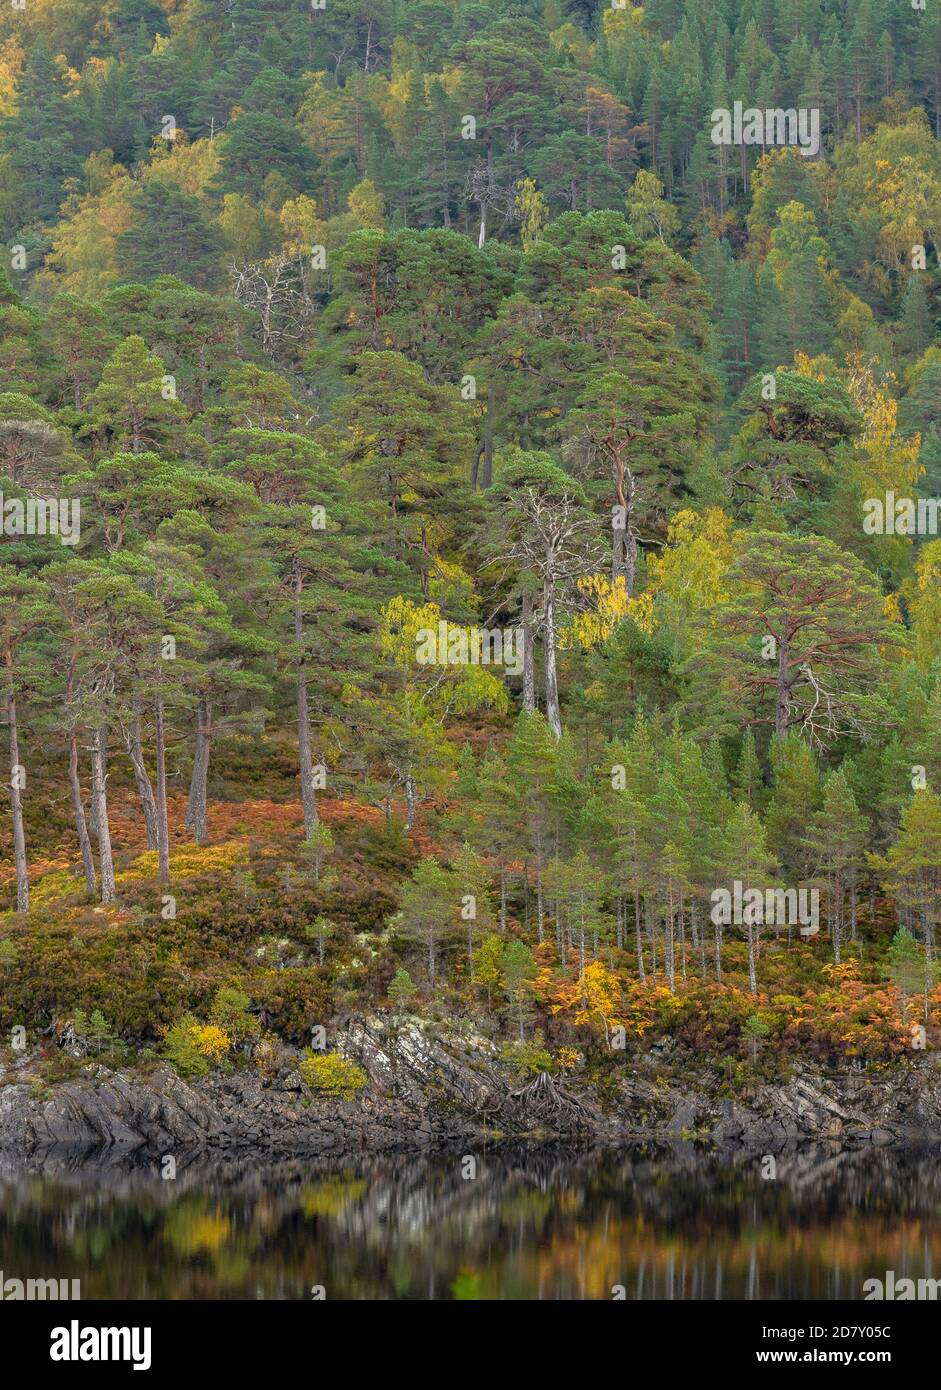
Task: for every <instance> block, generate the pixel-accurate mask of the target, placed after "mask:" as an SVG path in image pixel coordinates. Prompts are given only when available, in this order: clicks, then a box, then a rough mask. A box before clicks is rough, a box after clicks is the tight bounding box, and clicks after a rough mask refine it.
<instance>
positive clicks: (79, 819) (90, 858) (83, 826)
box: [69, 729, 98, 896]
mask: <svg viewBox="0 0 941 1390" xmlns="http://www.w3.org/2000/svg"><path fill="white" fill-rule="evenodd" d="M69 787H70V788H71V791H72V809H73V811H74V812H75V831H76V834H77V835H78V847H79V849H80V850H81V852H82V865H83V866H84V869H85V884H86V887H87V888H88V891H89V893H91V894H92V895H93V896H94V895H95V894H96V893H97V892H98V879H97V877H96V875H95V856H94V854H93V853H92V847H91V836H90V835H89V833H88V824H87V822H86V820H85V806H84V803H83V802H82V786H81V783H80V781H79V777H78V738H77V737H76V734H75V731H74V729H73V731H72V733H71V734H70V735H69Z"/></svg>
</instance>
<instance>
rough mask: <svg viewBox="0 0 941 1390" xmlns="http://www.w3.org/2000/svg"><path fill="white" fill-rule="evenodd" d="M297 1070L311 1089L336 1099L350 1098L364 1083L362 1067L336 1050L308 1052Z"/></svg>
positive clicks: (364, 1075)
mask: <svg viewBox="0 0 941 1390" xmlns="http://www.w3.org/2000/svg"><path fill="white" fill-rule="evenodd" d="M298 1071H299V1072H300V1074H301V1077H302V1079H303V1080H304V1081H306V1082H307V1085H308V1086H310V1088H311V1090H314V1091H320V1092H322V1093H323V1094H324V1095H326V1096H331V1097H333V1098H334V1099H336V1100H352V1099H353V1098H354V1096H355V1095H356V1094H357V1092H358V1091H361V1090H362V1089H363V1087H364V1086H365V1085H366V1080H367V1078H366V1073H365V1072H364V1071H363V1069H362V1067H360V1066H357V1064H356V1063H355V1062H351V1061H350V1060H349V1059H348V1058H347V1057H341V1056H340V1054H339V1053H338V1052H324V1053H320V1054H317V1053H313V1052H309V1053H308V1054H307V1056H306V1057H304V1058H303V1060H302V1061H301V1063H300V1066H299V1067H298Z"/></svg>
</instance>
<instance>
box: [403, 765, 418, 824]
mask: <svg viewBox="0 0 941 1390" xmlns="http://www.w3.org/2000/svg"><path fill="white" fill-rule="evenodd" d="M417 815H418V787H417V785H416V783H415V778H414V777H413V776H412V774H411V773H409V774H408V776H407V777H406V778H405V833H406V835H409V834H411V832H412V830H414V828H415V817H416V816H417Z"/></svg>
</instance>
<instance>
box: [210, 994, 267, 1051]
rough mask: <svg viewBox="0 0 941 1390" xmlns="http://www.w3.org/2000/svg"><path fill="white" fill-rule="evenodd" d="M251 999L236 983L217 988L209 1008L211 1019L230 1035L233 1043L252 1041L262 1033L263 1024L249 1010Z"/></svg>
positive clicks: (211, 1021)
mask: <svg viewBox="0 0 941 1390" xmlns="http://www.w3.org/2000/svg"><path fill="white" fill-rule="evenodd" d="M250 1005H251V1000H250V999H249V997H248V995H247V994H245V993H244V992H243V991H242V990H240V989H239V988H238V987H237V986H236V985H222V986H220V988H219V989H217V990H216V994H215V998H214V999H213V1001H212V1006H211V1007H210V1010H209V1021H210V1023H215V1024H217V1025H218V1027H219V1028H221V1029H222V1030H223V1031H224V1032H225V1033H227V1034H228V1035H229V1037H230V1038H231V1040H232V1042H233V1043H236V1044H237V1043H241V1042H252V1041H254V1039H255V1038H257V1037H258V1036H259V1035H260V1033H261V1024H260V1023H259V1022H258V1019H257V1018H256V1017H255V1015H254V1014H253V1013H250V1012H249V1007H250Z"/></svg>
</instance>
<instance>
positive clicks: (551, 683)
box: [542, 584, 562, 739]
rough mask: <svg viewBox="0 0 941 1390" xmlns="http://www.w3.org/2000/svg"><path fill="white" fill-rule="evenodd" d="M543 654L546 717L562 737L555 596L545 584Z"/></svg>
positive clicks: (554, 731) (554, 730)
mask: <svg viewBox="0 0 941 1390" xmlns="http://www.w3.org/2000/svg"><path fill="white" fill-rule="evenodd" d="M545 609H546V616H545V625H544V629H543V636H542V641H543V648H544V652H543V656H544V659H545V666H546V719H547V720H548V721H549V728H550V729H551V730H552V732H553V734H554V735H555V737H556V738H557V739H560V738H561V737H562V718H561V715H560V713H559V682H558V676H557V675H556V666H555V597H554V594H553V591H552V586H551V585H548V584H547V586H546V592H545Z"/></svg>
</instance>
